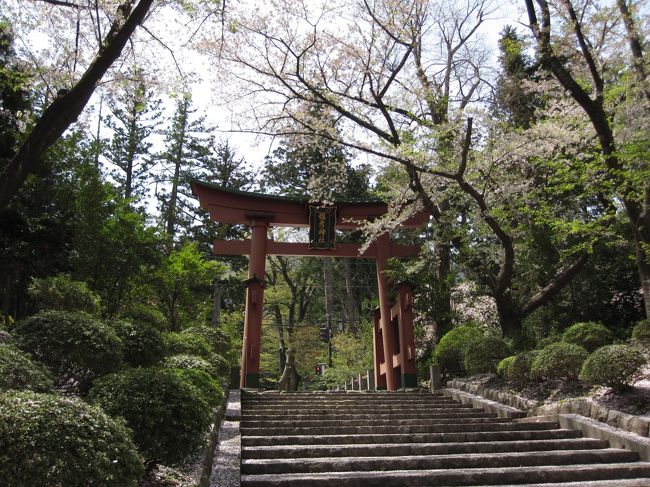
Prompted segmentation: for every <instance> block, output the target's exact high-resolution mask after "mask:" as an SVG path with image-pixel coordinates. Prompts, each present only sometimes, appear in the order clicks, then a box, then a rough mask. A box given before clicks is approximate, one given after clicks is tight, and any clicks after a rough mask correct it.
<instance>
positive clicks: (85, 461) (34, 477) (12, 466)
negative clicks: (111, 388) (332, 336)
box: [0, 391, 144, 487]
mask: <svg viewBox="0 0 650 487" xmlns="http://www.w3.org/2000/svg"><path fill="white" fill-rule="evenodd" d="M143 475H144V468H143V466H142V462H141V461H140V456H139V454H138V451H137V449H136V447H135V445H134V443H133V440H132V439H131V433H130V431H129V430H128V428H127V427H126V426H125V425H124V421H122V420H115V419H111V418H110V417H108V416H107V415H106V414H105V413H104V412H103V411H102V410H101V409H99V408H97V407H93V406H90V405H88V404H86V403H84V402H83V401H81V400H79V399H76V398H68V397H62V396H57V395H51V394H38V393H34V392H29V391H21V392H18V391H11V392H7V393H4V394H0V479H2V481H1V483H2V485H6V486H12V487H31V486H52V487H54V486H65V487H87V486H90V485H93V486H102V487H136V486H137V485H139V481H140V479H141V478H142V476H143Z"/></svg>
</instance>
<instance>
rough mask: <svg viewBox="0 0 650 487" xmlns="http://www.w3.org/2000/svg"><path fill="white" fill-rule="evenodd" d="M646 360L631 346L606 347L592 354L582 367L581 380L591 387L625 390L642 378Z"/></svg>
mask: <svg viewBox="0 0 650 487" xmlns="http://www.w3.org/2000/svg"><path fill="white" fill-rule="evenodd" d="M645 363H646V360H645V358H644V357H643V354H641V352H639V351H638V350H637V349H636V348H634V347H631V346H629V345H605V346H604V347H601V348H599V349H598V350H596V351H595V352H594V353H592V354H591V355H590V356H589V358H587V360H586V361H585V363H584V364H583V365H582V370H581V372H580V380H581V381H583V382H585V383H586V384H590V385H599V386H607V387H612V388H614V389H616V390H622V389H625V388H626V387H627V386H629V385H630V384H632V383H633V382H634V381H635V380H636V379H638V378H639V377H640V376H641V367H643V365H645Z"/></svg>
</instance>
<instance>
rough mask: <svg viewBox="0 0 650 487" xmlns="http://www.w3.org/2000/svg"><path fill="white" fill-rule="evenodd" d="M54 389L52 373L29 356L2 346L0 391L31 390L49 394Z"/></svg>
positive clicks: (0, 351) (0, 347)
mask: <svg viewBox="0 0 650 487" xmlns="http://www.w3.org/2000/svg"><path fill="white" fill-rule="evenodd" d="M53 387H54V383H53V382H52V376H51V374H50V372H49V371H48V370H47V369H46V368H45V367H44V366H43V365H41V364H39V363H37V362H34V361H33V360H32V359H31V357H30V356H29V355H27V354H26V353H23V352H21V351H20V350H18V349H16V348H14V347H12V346H11V345H8V344H0V391H6V390H8V389H29V390H32V391H36V392H49V391H51V390H52V388H53Z"/></svg>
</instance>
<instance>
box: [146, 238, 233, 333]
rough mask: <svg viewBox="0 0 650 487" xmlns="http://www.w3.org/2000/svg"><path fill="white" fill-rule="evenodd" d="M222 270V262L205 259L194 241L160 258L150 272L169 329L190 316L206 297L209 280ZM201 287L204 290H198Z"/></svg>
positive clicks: (185, 320) (177, 325)
mask: <svg viewBox="0 0 650 487" xmlns="http://www.w3.org/2000/svg"><path fill="white" fill-rule="evenodd" d="M223 270H224V266H223V264H220V263H219V262H216V261H214V260H206V259H205V257H204V256H203V255H202V254H201V252H200V251H199V249H198V246H197V244H196V243H186V244H185V245H183V247H181V248H180V249H179V250H175V251H173V252H171V253H170V254H169V256H168V257H167V258H166V259H164V261H163V262H162V264H161V265H160V266H159V267H158V268H157V269H156V271H155V272H154V274H153V288H154V292H155V294H156V295H157V297H158V303H159V305H160V307H161V311H162V312H163V314H164V315H165V316H166V318H167V321H168V322H169V324H170V329H171V330H172V331H179V330H181V328H182V327H183V324H184V323H189V322H191V321H192V320H193V319H194V317H195V316H196V311H197V309H199V308H200V307H201V304H202V302H203V301H205V300H209V298H210V294H211V284H212V281H213V280H214V279H216V278H217V277H219V275H220V274H221V273H222V271H223ZM202 288H205V291H206V292H204V293H201V292H198V291H199V290H201V289H202Z"/></svg>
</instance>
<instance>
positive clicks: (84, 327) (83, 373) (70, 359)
mask: <svg viewBox="0 0 650 487" xmlns="http://www.w3.org/2000/svg"><path fill="white" fill-rule="evenodd" d="M13 342H14V343H15V344H16V346H17V347H18V348H20V349H22V350H24V351H26V352H28V353H30V354H31V355H32V357H34V359H35V360H38V361H39V362H41V363H43V364H45V365H46V366H47V368H48V369H50V371H51V372H52V374H53V375H54V382H55V385H56V386H57V387H59V388H63V389H65V390H68V391H70V392H85V391H87V390H88V387H89V386H90V384H91V383H92V381H93V380H94V379H96V378H97V377H99V376H101V375H104V374H107V373H109V372H113V371H115V370H117V369H118V368H119V367H120V365H121V362H122V343H121V342H120V340H119V338H117V336H116V335H115V332H114V331H113V330H112V328H111V327H109V326H108V325H106V324H104V323H102V322H100V321H98V320H96V319H94V318H93V317H91V316H90V315H87V314H85V313H78V312H71V311H41V312H40V313H38V314H35V315H33V316H30V317H29V318H27V319H25V320H22V321H21V322H19V323H18V324H17V325H16V328H15V329H14V332H13Z"/></svg>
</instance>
